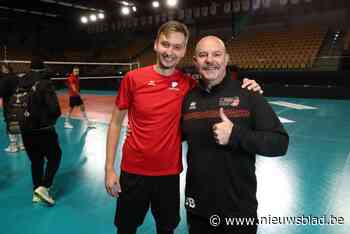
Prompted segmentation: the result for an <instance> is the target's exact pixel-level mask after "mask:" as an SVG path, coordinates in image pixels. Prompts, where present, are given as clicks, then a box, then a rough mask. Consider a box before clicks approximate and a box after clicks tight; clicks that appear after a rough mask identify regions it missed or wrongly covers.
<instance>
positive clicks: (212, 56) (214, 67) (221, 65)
mask: <svg viewBox="0 0 350 234" xmlns="http://www.w3.org/2000/svg"><path fill="white" fill-rule="evenodd" d="M228 60H229V56H228V54H227V53H226V48H225V44H224V42H223V41H222V40H221V39H220V38H218V37H216V36H206V37H203V38H202V39H201V40H199V42H198V43H197V45H196V49H195V53H194V56H193V62H194V65H195V66H196V68H197V70H198V72H199V74H200V75H201V77H202V79H203V80H204V82H205V83H207V85H208V87H211V86H214V85H216V84H219V83H220V82H221V81H222V80H223V79H224V77H225V76H226V67H227V64H228Z"/></svg>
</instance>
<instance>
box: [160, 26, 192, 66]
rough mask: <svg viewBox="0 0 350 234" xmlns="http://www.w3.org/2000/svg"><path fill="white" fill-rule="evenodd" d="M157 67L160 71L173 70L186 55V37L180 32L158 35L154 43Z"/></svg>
mask: <svg viewBox="0 0 350 234" xmlns="http://www.w3.org/2000/svg"><path fill="white" fill-rule="evenodd" d="M154 51H155V52H156V54H157V66H158V69H160V70H174V69H175V67H176V66H177V64H178V63H179V62H180V60H181V59H182V58H183V57H184V56H185V53H186V37H185V35H184V34H183V33H181V32H169V33H168V34H167V35H166V34H160V35H159V37H158V39H157V40H156V42H155V43H154Z"/></svg>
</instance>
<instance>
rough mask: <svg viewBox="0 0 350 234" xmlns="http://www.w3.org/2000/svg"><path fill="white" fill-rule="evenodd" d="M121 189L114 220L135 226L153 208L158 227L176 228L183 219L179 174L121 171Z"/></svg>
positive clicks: (119, 224) (127, 227) (129, 227)
mask: <svg viewBox="0 0 350 234" xmlns="http://www.w3.org/2000/svg"><path fill="white" fill-rule="evenodd" d="M120 185H121V190H122V192H121V193H120V194H119V198H118V200H117V209H116V214H115V219H114V224H115V225H116V226H117V227H118V228H120V229H123V230H132V229H134V228H137V227H138V226H140V225H141V224H142V223H143V220H144V218H145V216H146V213H147V211H148V209H149V207H150V208H151V212H152V215H153V217H154V219H155V222H156V225H157V228H159V229H162V230H173V229H175V228H176V227H177V225H178V224H179V222H180V214H179V212H180V179H179V175H170V176H142V175H135V174H130V173H126V172H121V175H120Z"/></svg>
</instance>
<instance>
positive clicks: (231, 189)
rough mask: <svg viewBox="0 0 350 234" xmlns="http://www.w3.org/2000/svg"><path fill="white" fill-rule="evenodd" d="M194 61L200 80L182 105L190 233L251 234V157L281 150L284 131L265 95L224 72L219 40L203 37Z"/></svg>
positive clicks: (253, 213) (224, 56) (285, 142)
mask: <svg viewBox="0 0 350 234" xmlns="http://www.w3.org/2000/svg"><path fill="white" fill-rule="evenodd" d="M193 61H194V64H195V66H196V68H197V70H198V72H199V73H200V75H201V79H200V81H199V84H198V85H197V87H195V88H194V89H193V90H191V91H190V93H189V94H188V95H187V96H186V98H185V100H184V102H183V107H182V116H183V118H182V130H183V133H184V134H183V135H184V137H185V139H186V140H187V142H188V155H187V162H188V169H187V176H186V189H185V190H186V191H185V196H186V198H185V207H186V209H187V218H188V227H189V234H228V233H229V234H236V233H237V234H238V233H239V234H256V232H257V223H258V222H257V206H258V202H257V198H256V188H257V179H256V175H255V156H256V154H259V155H264V156H269V157H274V156H282V155H284V154H286V152H287V148H288V142H289V137H288V134H287V132H286V131H285V130H284V128H283V126H282V124H281V122H280V121H279V119H278V117H277V116H276V114H275V113H274V111H273V110H272V108H271V106H270V105H269V104H268V103H267V101H266V100H265V99H264V97H263V96H261V95H260V94H259V93H253V92H249V91H247V90H245V89H242V88H241V82H240V81H238V80H233V79H232V78H231V77H232V76H231V74H228V72H227V69H226V68H227V64H228V61H229V55H228V54H227V52H226V48H225V45H224V43H223V42H222V40H220V39H219V38H218V37H215V36H207V37H204V38H202V39H201V40H200V41H199V42H198V43H197V46H196V48H195V54H194V58H193ZM227 218H235V219H236V220H234V221H233V223H231V224H227V223H226V219H227ZM239 219H241V220H242V222H243V223H241V224H239V223H238V222H239Z"/></svg>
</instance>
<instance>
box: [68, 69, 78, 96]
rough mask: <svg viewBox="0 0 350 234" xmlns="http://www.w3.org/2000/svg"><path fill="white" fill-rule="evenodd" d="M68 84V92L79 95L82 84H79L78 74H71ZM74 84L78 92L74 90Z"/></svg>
mask: <svg viewBox="0 0 350 234" xmlns="http://www.w3.org/2000/svg"><path fill="white" fill-rule="evenodd" d="M67 86H68V93H69V96H70V97H72V96H79V91H80V85H79V79H78V77H77V76H75V75H73V74H70V75H69V77H68V79H67ZM73 86H75V88H76V89H77V92H74V90H73Z"/></svg>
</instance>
